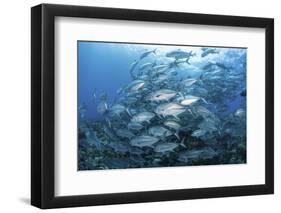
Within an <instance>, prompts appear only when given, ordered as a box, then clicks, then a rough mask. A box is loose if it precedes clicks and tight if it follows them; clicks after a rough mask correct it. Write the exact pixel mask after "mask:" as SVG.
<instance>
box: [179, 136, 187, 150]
mask: <svg viewBox="0 0 281 213" xmlns="http://www.w3.org/2000/svg"><path fill="white" fill-rule="evenodd" d="M184 141H185V137H184V138H183V139H182V140H181V142H180V146H182V147H183V148H187V147H186V145H185V144H184Z"/></svg>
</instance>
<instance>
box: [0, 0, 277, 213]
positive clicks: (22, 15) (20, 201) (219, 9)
mask: <svg viewBox="0 0 281 213" xmlns="http://www.w3.org/2000/svg"><path fill="white" fill-rule="evenodd" d="M44 2H45V3H58V4H76V5H77V4H80V5H92V6H106V7H124V8H136V9H154V10H171V11H182V12H195V13H211V14H227V15H244V16H261V17H273V18H275V38H276V39H275V59H276V62H275V70H276V72H275V73H276V75H275V79H276V80H275V82H276V88H275V91H276V93H275V103H276V104H275V108H276V114H275V126H276V128H275V130H276V137H275V150H276V151H275V156H276V157H275V162H276V164H275V171H276V175H275V178H276V182H275V186H276V187H275V195H266V196H251V197H237V198H219V199H204V200H192V201H176V202H175V201H174V202H161V203H146V204H130V205H118V206H116V205H114V206H103V207H87V208H86V207H85V208H72V209H59V210H51V211H52V212H75V211H79V212H92V211H99V212H113V211H114V212H123V213H126V212H128V213H129V212H135V211H137V212H148V211H154V212H175V211H176V212H187V211H188V212H216V213H219V212H228V213H232V212H235V213H237V212H247V211H249V212H266V211H267V212H277V209H278V207H281V196H280V193H281V181H280V178H281V168H280V163H279V162H281V151H280V148H281V146H280V144H279V142H280V139H281V138H280V137H281V134H280V130H279V129H280V127H281V123H280V121H281V120H280V112H281V111H280V110H279V109H280V108H281V105H280V104H281V102H280V90H281V86H280V84H279V85H277V84H278V81H279V82H281V75H280V72H278V70H279V69H280V68H281V65H280V61H279V60H278V59H279V57H280V54H281V52H280V51H281V46H280V39H279V38H280V37H281V24H280V21H281V13H280V6H279V5H278V1H277V0H276V1H273V0H266V1H265V0H264V1H250V0H248V1H246V0H233V1H226V0H212V1H208V0H205V1H203V0H193V1H187V0H182V1H181V0H172V1H167V0H166V1H164V0H162V1H160V0H154V1H153V0H150V1H145V0H123V1H122V0H119V1H114V0H107V1H104V0H98V1H94V0H80V1H75V0H69V1H66V0H57V1H55V0H53V1H47V0H45V1H44ZM39 3H41V1H37V0H29V1H22V0H18V1H16V0H10V1H2V2H1V10H0V16H1V18H0V27H1V28H0V29H1V31H0V37H1V40H0V42H1V43H0V54H1V57H0V58H1V61H0V65H1V66H0V73H1V74H0V75H1V77H0V97H1V105H0V125H1V126H0V130H1V145H2V146H1V148H0V165H1V166H0V168H1V174H0V203H1V204H0V212H22V213H24V212H39V210H38V209H36V208H34V207H31V206H30V205H29V204H28V202H29V196H30V193H29V191H30V7H31V6H34V5H36V4H39ZM278 108H279V109H278ZM241 175H243V174H241ZM279 211H280V210H279Z"/></svg>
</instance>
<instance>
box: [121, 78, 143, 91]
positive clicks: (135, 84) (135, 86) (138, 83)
mask: <svg viewBox="0 0 281 213" xmlns="http://www.w3.org/2000/svg"><path fill="white" fill-rule="evenodd" d="M144 85H145V81H143V80H134V81H132V82H131V83H130V84H129V85H128V86H127V88H126V90H128V91H129V92H134V91H138V90H139V89H141V88H143V87H144Z"/></svg>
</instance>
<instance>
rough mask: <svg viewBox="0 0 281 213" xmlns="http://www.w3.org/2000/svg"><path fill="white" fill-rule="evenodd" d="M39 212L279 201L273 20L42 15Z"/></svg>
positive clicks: (36, 167) (36, 151)
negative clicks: (261, 198)
mask: <svg viewBox="0 0 281 213" xmlns="http://www.w3.org/2000/svg"><path fill="white" fill-rule="evenodd" d="M31 29H32V30H31V41H32V46H31V50H32V55H31V57H32V63H31V64H32V66H31V72H32V74H31V76H32V80H31V82H32V85H31V88H32V103H31V105H32V118H31V120H32V140H31V147H32V150H31V152H32V155H31V170H32V171H31V178H32V179H31V185H32V186H31V203H32V205H34V206H37V207H39V208H59V207H74V206H89V205H105V204H121V203H137V202H153V201H169V200H182V199H197V198H215V197H226V196H243V195H259V194H272V193H273V191H274V155H273V154H274V152H273V140H274V21H273V19H270V18H254V17H238V16H222V15H209V14H191V13H176V12H164V11H146V10H129V9H113V8H100V7H85V6H66V5H51V4H42V5H38V6H35V7H33V8H32V9H31Z"/></svg>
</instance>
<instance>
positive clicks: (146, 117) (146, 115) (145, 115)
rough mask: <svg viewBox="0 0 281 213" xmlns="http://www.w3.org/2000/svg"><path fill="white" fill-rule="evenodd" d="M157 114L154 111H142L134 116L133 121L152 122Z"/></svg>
mask: <svg viewBox="0 0 281 213" xmlns="http://www.w3.org/2000/svg"><path fill="white" fill-rule="evenodd" d="M154 116H155V114H154V113H152V112H141V113H139V114H137V115H135V116H134V117H132V119H131V121H132V122H137V123H143V122H150V120H151V119H152V118H154Z"/></svg>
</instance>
